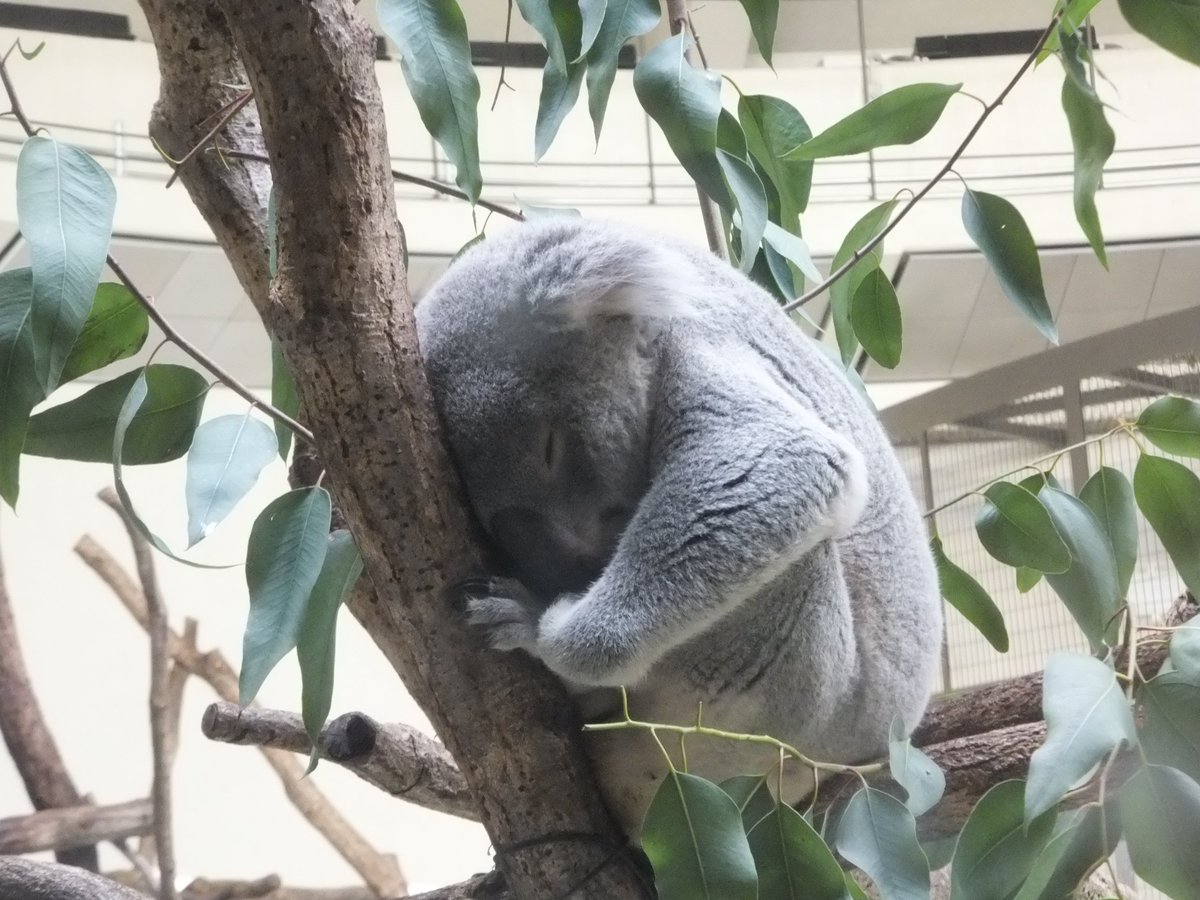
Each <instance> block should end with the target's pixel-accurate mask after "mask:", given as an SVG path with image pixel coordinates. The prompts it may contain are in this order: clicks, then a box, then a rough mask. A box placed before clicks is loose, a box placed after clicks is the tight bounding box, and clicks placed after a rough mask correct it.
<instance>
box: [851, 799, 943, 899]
mask: <svg viewBox="0 0 1200 900" xmlns="http://www.w3.org/2000/svg"><path fill="white" fill-rule="evenodd" d="M836 845H837V850H838V852H839V853H840V854H841V855H842V856H843V857H845V858H846V860H847V861H848V862H850V863H852V864H853V865H855V866H857V867H858V868H860V869H862V870H863V871H864V872H865V873H866V874H867V876H868V877H869V878H870V879H871V881H873V882H874V883H875V886H876V887H877V888H878V889H879V894H880V896H881V897H882V898H883V900H929V862H928V860H926V858H925V852H924V851H923V850H922V849H921V845H920V843H919V842H918V841H917V823H916V820H915V819H914V818H913V814H912V813H911V812H909V811H908V809H907V808H906V807H905V806H904V804H903V803H901V802H900V801H899V800H897V799H896V798H895V797H892V796H890V795H888V794H885V793H883V792H882V791H879V790H876V789H875V788H861V789H860V790H859V791H858V792H857V793H856V794H855V795H854V796H853V797H851V798H850V802H849V803H847V804H846V809H845V810H844V811H843V812H842V817H841V819H839V820H838V825H837V840H836Z"/></svg>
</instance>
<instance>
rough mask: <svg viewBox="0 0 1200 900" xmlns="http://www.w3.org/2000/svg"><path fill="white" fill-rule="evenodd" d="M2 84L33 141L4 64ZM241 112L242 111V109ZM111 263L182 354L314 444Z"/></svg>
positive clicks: (297, 425) (0, 65) (0, 74)
mask: <svg viewBox="0 0 1200 900" xmlns="http://www.w3.org/2000/svg"><path fill="white" fill-rule="evenodd" d="M0 82H3V84H4V90H5V91H6V92H7V94H8V100H9V103H11V104H12V112H13V115H14V116H15V117H16V119H17V121H18V122H19V123H20V124H21V127H22V128H23V129H24V130H25V134H26V135H28V136H29V137H33V136H34V135H35V134H36V133H37V132H36V130H35V129H34V127H33V125H32V123H30V121H29V119H28V118H27V117H26V115H25V112H24V110H22V109H21V101H20V100H19V99H18V98H17V92H16V89H15V88H14V87H13V83H12V81H11V80H10V79H9V77H8V69H7V67H6V66H5V65H4V63H3V62H2V61H0ZM243 105H244V103H243ZM238 108H239V109H240V108H241V107H238ZM224 121H227V120H223V122H222V124H224ZM201 144H203V142H201ZM191 152H192V151H189V154H188V155H189V156H190V155H191ZM184 159H185V160H186V159H187V157H184ZM107 261H108V267H109V268H110V269H112V271H113V274H115V275H116V276H117V278H118V279H119V280H120V282H121V284H123V285H125V287H126V289H127V290H128V291H129V293H131V294H133V296H134V299H136V300H137V302H138V303H139V304H141V306H142V307H143V308H144V309H145V310H146V315H148V316H149V317H150V319H151V321H153V322H154V324H155V325H157V326H158V327H159V330H161V331H162V333H163V334H164V335H166V337H167V338H168V339H169V340H170V341H171V343H173V344H175V345H176V346H177V347H179V349H180V350H182V351H183V352H184V353H186V354H187V355H188V356H190V357H191V358H192V359H194V360H195V361H196V362H198V363H200V365H201V366H203V367H204V368H205V369H207V370H208V371H209V372H211V373H212V374H213V375H214V376H216V378H217V380H218V381H220V382H221V383H222V384H224V385H225V386H226V387H227V388H229V389H230V390H231V391H233V392H234V393H235V394H237V395H238V396H239V397H241V398H242V399H243V400H245V401H246V402H248V403H249V404H250V405H252V406H256V407H258V408H259V409H261V410H262V411H263V412H264V413H266V414H267V415H268V416H270V417H271V418H272V419H274V420H275V421H277V422H279V423H280V424H282V425H284V426H286V427H287V428H289V429H291V430H292V432H293V433H294V434H295V435H296V436H297V437H300V438H303V439H304V440H305V441H307V442H308V443H310V444H311V443H312V442H313V435H312V432H311V431H309V430H308V429H307V428H305V427H304V426H303V425H301V424H300V423H299V422H297V421H296V420H295V419H293V418H292V417H291V416H289V415H287V413H284V412H282V411H281V410H278V409H276V408H275V407H273V406H272V405H271V404H269V403H264V402H263V401H262V400H260V399H259V398H258V397H256V396H254V394H253V393H252V392H251V390H250V389H249V388H248V387H246V386H245V385H243V384H242V383H241V382H240V381H238V380H237V379H236V378H234V377H233V376H232V375H230V374H229V373H228V372H227V371H225V369H223V368H222V367H221V366H219V365H218V364H217V363H216V362H215V361H213V360H212V359H211V358H209V357H208V356H207V355H206V354H205V353H203V352H202V351H201V350H200V349H199V348H197V347H196V346H195V345H194V344H193V343H191V342H190V341H188V340H187V339H186V338H184V337H183V335H181V334H180V333H179V332H178V331H176V330H175V329H174V328H173V327H172V326H171V323H170V322H168V321H167V320H166V319H165V318H163V315H162V313H160V312H159V311H158V309H157V308H155V306H154V301H153V300H151V299H150V297H149V296H147V295H146V294H144V293H142V291H141V290H140V289H139V288H138V286H137V285H136V284H134V283H133V280H132V279H131V278H130V277H129V276H128V275H127V274H126V273H125V270H124V269H123V268H121V266H120V264H118V263H117V261H116V260H115V259H113V257H112V255H111V254H109V256H108V257H107Z"/></svg>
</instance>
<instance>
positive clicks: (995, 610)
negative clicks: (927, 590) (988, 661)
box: [931, 537, 1008, 653]
mask: <svg viewBox="0 0 1200 900" xmlns="http://www.w3.org/2000/svg"><path fill="white" fill-rule="evenodd" d="M931 547H932V549H933V559H934V562H935V563H936V564H937V571H938V582H939V583H940V584H941V590H942V597H943V598H944V599H945V600H946V602H947V603H949V604H950V605H951V606H953V607H954V608H955V609H957V610H958V611H959V612H960V613H962V614H963V617H964V618H965V619H966V620H967V621H968V622H970V623H971V624H972V625H974V626H975V627H976V628H977V629H979V633H980V634H982V635H983V636H984V637H985V638H987V642H988V643H989V644H991V645H992V646H993V647H994V648H996V649H997V650H999V651H1000V652H1001V653H1007V652H1008V629H1007V628H1006V627H1005V625H1004V614H1003V613H1001V612H1000V608H999V607H998V606H996V603H995V601H994V600H992V598H991V597H990V596H989V595H988V592H987V591H986V590H984V588H983V586H982V585H981V584H980V583H979V582H978V581H976V580H975V579H974V578H972V577H971V576H970V575H969V574H968V573H967V572H965V571H963V570H962V569H960V568H959V567H958V566H956V565H955V564H954V563H952V562H951V561H950V559H949V557H947V556H946V553H945V551H944V550H943V549H942V540H941V538H939V537H934V539H933V541H932V542H931Z"/></svg>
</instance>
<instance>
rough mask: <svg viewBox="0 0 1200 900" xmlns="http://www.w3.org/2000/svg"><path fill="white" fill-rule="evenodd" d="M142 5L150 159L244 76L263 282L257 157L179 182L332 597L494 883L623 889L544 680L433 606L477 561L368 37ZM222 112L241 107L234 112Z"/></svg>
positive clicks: (293, 13) (343, 12) (333, 16)
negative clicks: (293, 457) (295, 482)
mask: <svg viewBox="0 0 1200 900" xmlns="http://www.w3.org/2000/svg"><path fill="white" fill-rule="evenodd" d="M142 7H143V9H144V10H145V12H146V15H147V19H148V21H149V22H150V26H151V29H152V31H153V33H154V39H155V43H156V46H157V48H158V52H159V62H160V70H161V74H162V94H161V97H160V102H159V104H158V105H157V107H156V112H155V124H154V126H153V128H152V133H154V134H155V135H156V136H158V137H159V141H160V143H161V144H162V145H163V146H164V148H165V149H166V150H167V151H168V152H170V153H173V154H179V153H181V152H183V151H186V149H187V148H188V147H189V146H191V145H192V144H193V143H194V142H195V140H196V139H197V138H199V137H200V136H201V135H202V134H203V131H202V130H200V129H198V128H197V127H196V126H195V124H194V123H195V120H196V119H197V118H198V116H197V113H196V111H197V110H199V109H213V108H216V107H218V106H219V105H220V103H216V102H212V100H213V99H214V98H213V97H212V94H213V92H214V91H215V86H217V85H219V84H220V83H221V82H230V81H233V82H237V83H244V82H245V81H246V80H248V81H249V84H250V86H251V87H252V88H253V90H254V94H255V99H256V101H257V108H258V111H259V114H260V116H261V122H262V135H263V138H264V139H265V143H266V145H267V151H268V155H269V156H270V158H271V162H272V169H273V171H274V176H275V187H276V195H277V197H278V210H279V227H278V244H279V261H280V267H279V275H278V277H277V278H276V281H275V284H274V285H272V289H271V291H270V292H268V290H267V273H266V271H265V262H266V253H265V243H266V242H265V239H264V231H263V226H262V220H263V215H262V214H263V210H264V209H265V199H266V190H265V181H266V177H267V176H266V173H265V172H263V171H262V167H261V166H256V165H249V166H232V167H231V170H232V171H227V170H226V169H225V167H224V166H222V165H220V162H219V161H218V160H215V159H212V158H210V157H211V156H212V155H211V154H204V155H201V156H198V157H196V158H195V159H193V160H192V162H191V163H189V165H188V166H187V167H186V168H185V170H184V171H183V173H182V175H181V179H182V180H183V181H184V182H185V184H186V185H187V187H188V190H189V192H190V193H191V195H192V196H193V198H194V199H195V200H196V202H197V206H198V207H199V208H200V210H201V212H202V213H203V214H204V216H205V218H206V219H207V220H208V222H209V224H210V225H211V226H212V228H213V230H214V232H215V233H216V235H217V239H218V241H219V242H220V243H221V245H222V246H223V247H224V249H225V250H226V252H227V253H229V254H230V255H231V258H232V262H233V266H234V269H235V271H236V272H237V274H238V276H239V278H240V279H241V281H242V285H243V287H244V288H245V289H246V291H247V294H248V295H249V296H250V298H251V299H252V300H253V302H254V304H255V306H256V307H257V308H258V310H259V312H260V314H262V315H263V317H264V319H265V320H266V321H267V324H268V327H269V329H270V330H271V331H272V333H274V334H275V336H276V338H277V339H278V340H279V343H280V346H281V347H282V349H283V352H284V355H285V356H286V358H287V360H288V363H289V365H290V367H291V368H292V371H293V374H294V375H295V378H296V381H297V384H298V386H299V388H300V392H301V395H302V398H303V402H304V408H305V409H306V410H307V412H308V419H309V421H310V422H312V423H313V424H314V426H315V428H314V433H315V435H316V440H317V445H318V447H319V448H320V450H321V457H322V460H323V462H324V463H325V465H326V467H327V468H328V470H329V475H330V483H331V484H332V485H333V490H334V493H335V495H336V499H337V501H338V505H339V507H340V509H341V510H342V512H343V513H344V514H345V516H346V520H347V522H348V523H349V525H350V527H351V529H352V530H353V532H354V534H355V537H356V539H357V541H358V544H359V547H360V549H361V550H362V553H363V558H364V560H365V562H366V567H367V572H368V574H369V575H370V580H371V581H372V582H374V585H375V592H372V591H370V590H368V589H362V590H359V591H357V592H356V594H355V596H354V597H353V598H352V599H351V601H350V604H349V605H350V609H351V611H352V612H353V613H354V615H355V616H356V617H357V618H358V619H359V620H360V621H361V622H362V623H363V625H364V627H365V628H366V630H367V632H368V633H369V634H371V635H372V637H373V638H374V639H375V641H376V642H377V643H378V644H379V645H380V647H381V649H382V650H383V652H384V654H385V655H386V656H387V658H388V660H389V661H390V662H391V663H392V665H393V666H394V667H395V668H396V669H397V671H399V672H400V673H401V675H402V677H403V678H404V680H405V683H406V685H407V686H408V689H409V691H410V693H411V694H412V695H413V696H414V697H415V698H416V699H417V701H418V702H419V703H420V704H421V706H422V707H423V708H424V710H425V711H426V713H427V714H428V715H429V717H430V719H431V720H432V721H433V723H434V725H435V727H436V728H437V730H438V733H439V734H440V735H441V736H442V738H443V740H444V741H445V742H446V746H447V747H448V749H449V750H450V751H451V753H452V754H453V755H454V757H455V759H456V760H457V761H458V763H459V766H460V768H461V769H462V771H463V774H464V775H465V777H466V779H467V782H468V784H469V785H470V786H471V789H472V791H473V793H474V794H475V796H476V797H477V798H478V800H479V803H480V808H481V818H482V820H483V822H484V824H485V826H486V827H487V828H488V831H489V833H490V834H491V837H492V839H493V842H494V843H495V844H496V846H497V847H499V848H501V850H500V855H499V859H500V860H501V865H502V866H503V867H504V869H505V871H506V873H507V875H508V876H509V879H510V883H511V884H512V886H513V889H514V891H515V892H516V893H518V894H519V895H521V896H523V897H529V898H541V897H557V896H561V895H562V893H563V892H564V891H566V890H570V889H577V888H578V890H577V892H576V896H578V897H603V898H606V900H607V898H612V897H632V896H636V895H637V894H638V893H639V891H640V889H641V888H640V884H641V883H640V881H639V879H638V876H637V873H636V872H635V871H634V870H633V869H632V868H631V867H629V866H627V864H626V863H624V861H623V860H620V859H616V858H614V857H613V854H612V847H613V846H614V845H617V844H619V842H621V841H622V840H623V838H622V836H621V835H620V834H619V833H618V831H617V829H616V827H615V825H614V824H613V822H612V820H611V817H610V816H609V815H608V813H607V811H606V810H605V809H604V807H603V805H602V803H601V801H600V799H599V796H598V794H597V793H596V791H595V787H594V785H593V784H592V778H591V775H590V769H589V766H588V764H587V761H586V758H585V756H584V754H583V752H582V745H581V740H580V735H579V731H578V726H577V723H576V722H574V720H573V714H572V712H571V705H570V702H569V700H568V699H567V698H566V696H565V694H564V692H563V690H562V688H561V686H560V685H558V684H557V682H556V681H555V680H554V679H553V678H552V677H550V676H549V675H548V673H545V672H544V671H542V670H540V669H539V668H538V667H537V666H536V665H535V664H534V663H533V662H532V661H531V660H528V659H522V658H520V656H519V655H517V654H509V655H503V654H494V653H487V652H481V651H480V648H479V647H478V645H477V644H476V643H475V642H474V640H473V639H472V637H471V635H470V634H469V633H468V631H467V630H466V628H465V627H464V626H463V625H462V624H461V621H460V617H459V616H458V614H457V613H456V610H455V609H454V608H453V605H452V601H451V587H452V586H453V585H455V584H457V583H459V582H460V581H461V580H463V579H464V578H466V577H468V576H470V575H472V574H476V573H477V572H478V571H479V568H480V556H479V554H478V551H477V549H476V545H475V542H474V538H473V530H472V527H471V523H470V521H469V519H468V518H467V515H466V512H465V508H464V506H463V504H462V502H461V495H460V492H459V490H458V484H457V480H456V477H455V474H454V472H453V469H452V468H451V466H450V463H449V460H448V458H447V455H446V453H445V449H444V444H443V442H442V438H441V435H440V431H439V427H438V422H437V418H436V415H435V413H434V411H433V405H432V402H431V397H430V393H429V390H428V386H427V385H426V383H425V380H424V374H423V372H422V370H421V366H420V357H419V354H418V352H417V347H416V340H415V334H414V328H413V321H412V311H411V303H410V299H409V297H408V294H407V291H406V289H405V282H404V278H405V273H404V271H403V269H402V267H401V265H400V234H399V229H398V226H397V222H396V213H395V208H394V189H393V185H392V180H391V173H390V170H389V165H388V157H387V151H386V139H385V135H384V133H383V123H384V115H383V109H382V101H381V98H380V96H379V90H378V85H377V84H376V82H375V78H374V53H373V46H374V42H373V36H372V35H371V34H370V33H369V29H368V28H367V27H366V26H365V24H364V23H363V22H362V21H361V20H360V19H359V18H358V16H357V14H356V12H355V10H354V8H353V6H352V4H350V3H349V2H334V0H326V2H317V0H307V2H292V3H287V4H270V5H262V4H246V3H241V2H229V3H217V4H214V3H194V2H182V0H142ZM221 13H223V14H224V19H222V18H221ZM229 32H231V33H232V35H233V37H234V38H235V40H236V43H237V45H238V47H239V49H240V51H241V54H240V55H241V59H242V60H243V61H244V63H245V70H243V69H242V68H241V64H240V63H239V62H238V60H237V58H236V57H235V54H234V53H233V52H232V44H230V43H229V42H228V37H229ZM243 117H244V118H245V119H246V121H247V122H249V121H251V120H252V114H251V113H250V110H249V107H247V109H246V110H245V111H243V116H240V117H239V119H240V118H243ZM237 122H238V120H237V119H235V120H234V123H232V124H233V125H236V124H237ZM226 141H227V142H228V143H229V145H230V146H231V147H232V148H233V149H235V150H239V151H245V152H262V149H263V148H262V143H263V141H262V140H260V138H259V136H258V134H257V133H256V132H254V131H251V130H249V129H247V130H246V131H244V132H243V133H241V134H239V133H238V132H237V130H236V129H235V128H232V127H231V128H229V129H227V130H226ZM556 834H572V835H576V836H578V835H585V834H586V835H594V836H595V839H594V840H579V839H577V838H576V839H574V840H564V839H556V838H555V837H554V836H555V835H556ZM506 847H513V848H515V847H520V848H522V849H519V850H517V849H513V850H510V851H508V852H505V850H504V848H506ZM581 881H586V883H585V884H584V885H583V886H582V887H580V886H579V883H580V882H581Z"/></svg>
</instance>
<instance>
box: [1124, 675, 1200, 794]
mask: <svg viewBox="0 0 1200 900" xmlns="http://www.w3.org/2000/svg"><path fill="white" fill-rule="evenodd" d="M1138 699H1139V700H1140V701H1141V704H1142V714H1143V724H1142V746H1143V748H1144V749H1145V752H1146V758H1147V759H1148V760H1149V761H1150V762H1153V763H1161V764H1163V765H1167V766H1173V767H1174V768H1176V769H1179V770H1180V771H1181V772H1184V773H1186V774H1187V775H1190V776H1191V777H1192V778H1194V779H1197V780H1200V686H1197V684H1196V683H1195V681H1194V679H1192V678H1189V677H1188V676H1186V675H1183V674H1181V673H1179V672H1164V673H1162V674H1160V675H1158V676H1156V677H1154V678H1152V679H1151V680H1150V681H1148V682H1147V683H1146V684H1144V685H1142V687H1141V689H1140V690H1139V691H1138Z"/></svg>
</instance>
